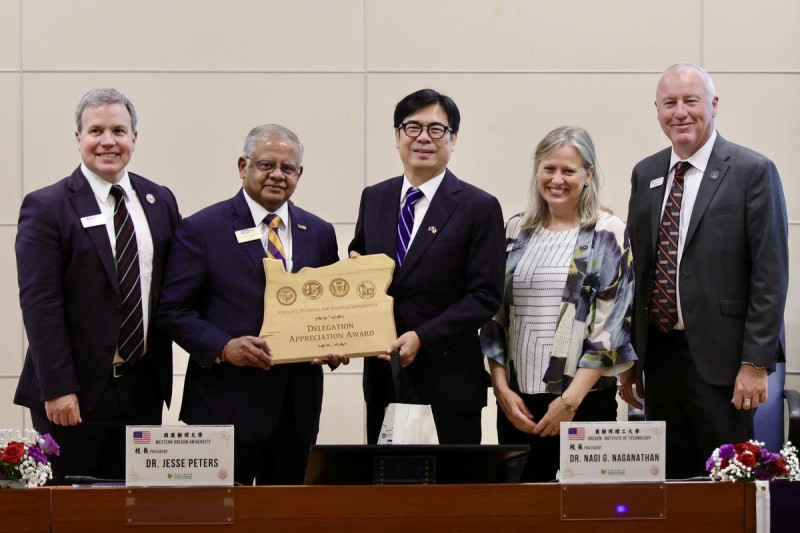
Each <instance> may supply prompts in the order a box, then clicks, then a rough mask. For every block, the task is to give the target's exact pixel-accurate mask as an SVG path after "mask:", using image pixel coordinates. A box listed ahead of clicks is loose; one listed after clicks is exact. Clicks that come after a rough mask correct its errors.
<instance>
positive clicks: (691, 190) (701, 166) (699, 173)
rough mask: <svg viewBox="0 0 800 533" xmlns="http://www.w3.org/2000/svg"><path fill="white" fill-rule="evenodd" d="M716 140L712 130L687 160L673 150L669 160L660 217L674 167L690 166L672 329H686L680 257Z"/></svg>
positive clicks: (682, 211)
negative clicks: (674, 319) (676, 317)
mask: <svg viewBox="0 0 800 533" xmlns="http://www.w3.org/2000/svg"><path fill="white" fill-rule="evenodd" d="M716 140H717V131H716V130H714V131H713V132H712V133H711V137H710V138H709V139H708V141H706V143H705V144H704V145H703V146H702V147H700V149H699V150H697V151H696V152H695V153H694V154H692V155H691V156H690V157H689V158H688V159H681V158H680V157H679V156H678V154H676V153H675V150H674V149H673V150H672V155H671V156H670V160H669V175H668V176H667V183H666V193H665V194H664V201H663V202H662V204H661V216H662V217H663V216H664V206H665V205H666V204H667V198H668V197H669V191H670V190H671V189H672V182H673V180H674V177H675V165H677V164H678V162H680V161H688V162H689V163H691V165H692V166H691V168H689V169H688V170H687V171H686V173H685V174H684V175H683V198H682V200H681V220H680V227H679V234H678V267H677V269H676V272H675V287H676V293H677V296H678V322H677V324H675V327H674V328H673V329H680V330H683V329H686V327H685V326H684V324H683V312H682V311H681V291H680V288H681V276H680V274H681V257H682V256H683V245H684V243H685V242H686V234H687V233H688V231H689V222H690V221H691V220H692V210H693V209H694V202H695V200H696V199H697V193H698V191H699V190H700V182H701V181H703V174H704V173H705V171H706V167H707V166H708V160H709V158H710V157H711V150H712V149H713V148H714V141H716ZM659 220H661V219H659Z"/></svg>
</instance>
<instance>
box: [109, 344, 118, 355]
mask: <svg viewBox="0 0 800 533" xmlns="http://www.w3.org/2000/svg"><path fill="white" fill-rule="evenodd" d="M108 351H109V352H111V353H114V352H116V351H117V345H116V344H111V345H109V346H108Z"/></svg>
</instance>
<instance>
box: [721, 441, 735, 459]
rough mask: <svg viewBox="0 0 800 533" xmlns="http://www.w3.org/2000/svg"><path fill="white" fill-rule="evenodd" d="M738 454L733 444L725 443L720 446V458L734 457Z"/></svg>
mask: <svg viewBox="0 0 800 533" xmlns="http://www.w3.org/2000/svg"><path fill="white" fill-rule="evenodd" d="M735 456H736V450H735V449H734V448H733V445H732V444H723V445H722V446H720V447H719V458H720V459H732V458H733V457H735Z"/></svg>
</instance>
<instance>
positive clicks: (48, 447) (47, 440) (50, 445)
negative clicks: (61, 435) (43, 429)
mask: <svg viewBox="0 0 800 533" xmlns="http://www.w3.org/2000/svg"><path fill="white" fill-rule="evenodd" d="M39 440H40V441H41V442H40V443H39V446H40V447H41V449H42V451H43V452H44V453H45V454H47V455H61V448H59V446H58V443H56V441H55V440H54V439H53V437H51V436H50V433H45V434H44V435H42V436H41V438H40V439H39Z"/></svg>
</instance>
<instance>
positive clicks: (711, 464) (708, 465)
mask: <svg viewBox="0 0 800 533" xmlns="http://www.w3.org/2000/svg"><path fill="white" fill-rule="evenodd" d="M712 470H714V456H713V455H712V456H711V457H709V458H708V460H707V461H706V472H711V471H712Z"/></svg>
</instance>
